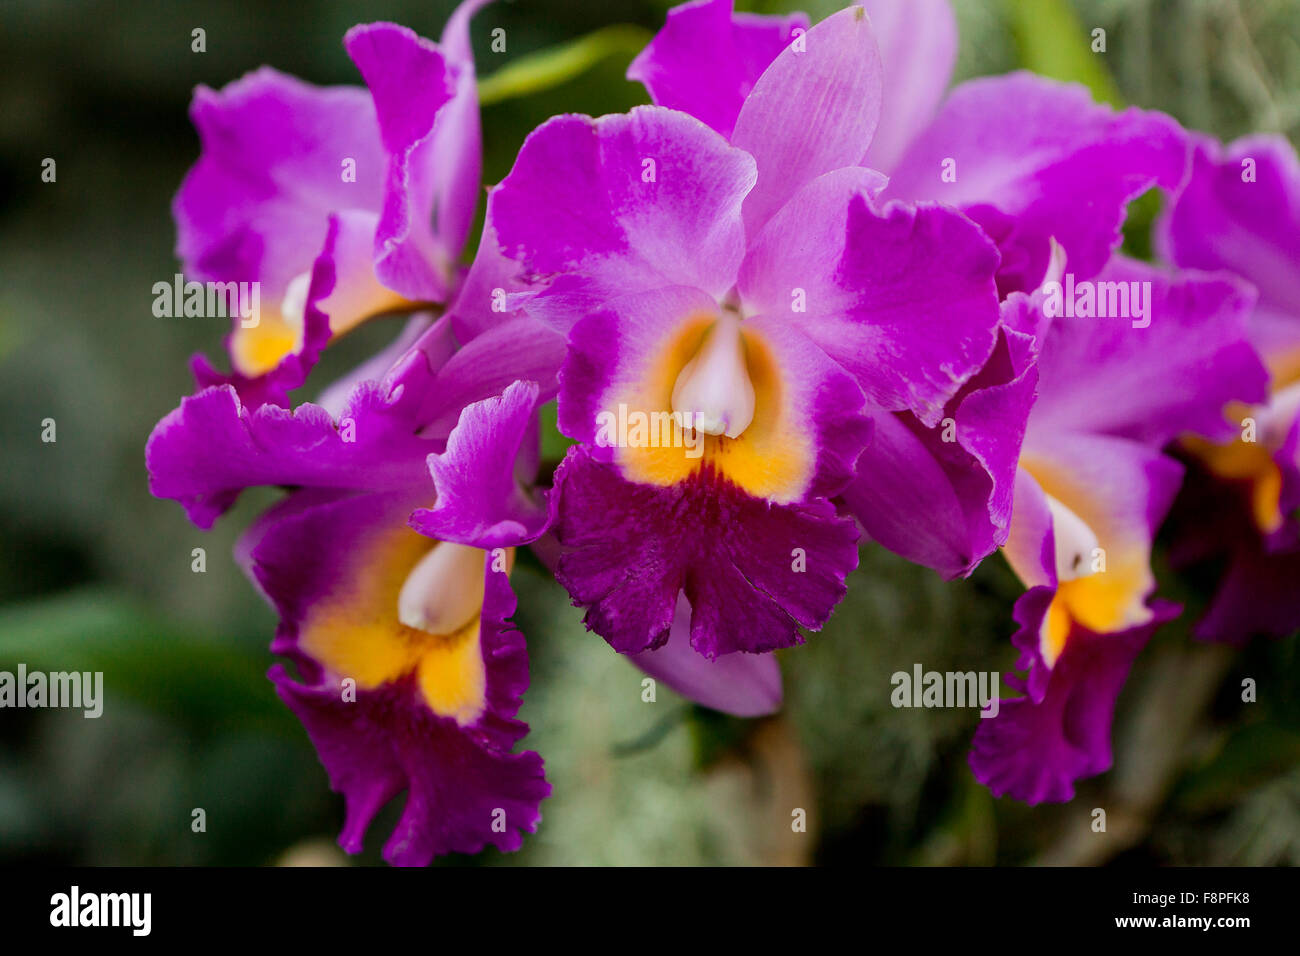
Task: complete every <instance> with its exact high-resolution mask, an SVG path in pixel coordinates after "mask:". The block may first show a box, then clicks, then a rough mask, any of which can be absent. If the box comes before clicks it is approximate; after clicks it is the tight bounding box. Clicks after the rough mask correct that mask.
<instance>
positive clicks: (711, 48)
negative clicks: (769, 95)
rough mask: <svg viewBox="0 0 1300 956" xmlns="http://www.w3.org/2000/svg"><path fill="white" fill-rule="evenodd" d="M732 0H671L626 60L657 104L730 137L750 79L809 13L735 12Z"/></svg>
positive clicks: (751, 85) (802, 25) (631, 74)
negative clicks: (650, 34)
mask: <svg viewBox="0 0 1300 956" xmlns="http://www.w3.org/2000/svg"><path fill="white" fill-rule="evenodd" d="M733 7H734V4H733V0H694V2H692V3H684V4H682V5H681V6H678V7H673V9H671V10H669V11H668V18H667V20H666V21H665V23H664V27H663V29H662V30H660V31H659V32H658V33H657V34H656V35H655V38H654V39H653V40H651V41H650V43H649V45H648V46H647V47H646V48H645V49H644V50H642V51H641V52H640V54H638V55H637V58H636V59H635V60H633V61H632V65H631V66H629V67H628V70H627V78H628V79H629V80H634V81H637V82H640V83H642V84H644V85H645V88H646V90H647V91H648V92H649V93H650V98H651V99H652V100H653V101H654V102H655V103H656V104H657V105H659V106H666V107H668V108H669V109H674V110H681V111H682V112H684V113H690V114H691V115H692V116H694V117H695V118H696V119H699V120H702V121H703V122H705V123H707V124H708V125H709V126H711V127H713V128H714V129H715V130H717V131H718V132H719V133H721V134H722V135H723V136H726V137H730V136H731V132H732V129H734V128H735V125H736V117H737V116H739V115H740V108H741V106H742V105H743V104H744V102H745V97H747V96H748V95H749V93H750V91H751V90H753V88H754V84H755V82H756V81H757V80H758V78H759V76H761V75H762V73H763V71H764V70H766V69H767V67H768V66H769V65H770V64H771V62H772V61H773V60H774V59H776V56H777V54H778V53H780V52H781V50H782V49H783V48H784V47H785V46H786V44H788V43H789V42H790V40H791V39H792V38H793V35H794V30H795V29H796V28H798V29H802V30H804V31H805V32H806V31H807V29H808V17H807V15H805V14H802V13H793V14H790V15H789V16H760V15H757V14H752V13H735V12H734V9H733Z"/></svg>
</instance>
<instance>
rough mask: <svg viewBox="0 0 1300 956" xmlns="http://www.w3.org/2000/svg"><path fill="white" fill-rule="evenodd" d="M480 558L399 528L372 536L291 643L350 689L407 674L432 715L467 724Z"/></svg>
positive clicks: (479, 685) (480, 687)
mask: <svg viewBox="0 0 1300 956" xmlns="http://www.w3.org/2000/svg"><path fill="white" fill-rule="evenodd" d="M512 558H513V554H512V553H511V550H510V549H508V550H507V552H506V562H507V568H508V566H509V564H510V563H511V560H512ZM485 559H486V553H485V552H484V551H481V550H479V549H477V548H471V547H467V546H465V545H460V544H455V543H452V542H445V541H444V542H435V543H434V544H433V546H432V548H431V547H430V540H429V539H428V538H426V537H423V536H422V535H419V534H416V533H415V532H414V531H410V530H409V529H406V528H402V529H398V530H394V531H392V532H390V533H387V534H385V535H381V536H379V537H377V538H376V539H375V540H374V541H373V542H372V543H371V544H370V545H369V546H368V547H366V548H363V549H359V550H358V553H357V554H355V555H354V556H353V561H352V564H353V572H352V574H351V576H350V582H351V583H350V586H349V587H348V588H346V589H343V590H341V591H340V592H339V593H336V594H332V595H330V596H329V598H328V599H327V600H325V601H322V602H320V603H319V604H318V605H316V606H314V607H313V608H312V609H311V610H310V612H309V613H308V614H307V616H306V619H305V620H304V622H303V625H302V627H301V630H300V638H299V643H300V646H301V647H302V649H303V650H304V651H306V652H307V653H308V654H310V655H311V656H312V657H313V658H314V659H316V660H317V661H319V662H320V663H321V664H322V666H324V667H325V668H326V669H327V670H328V671H330V672H332V673H334V674H336V675H338V676H339V677H340V678H348V677H350V678H352V679H353V680H355V681H356V685H357V689H358V690H374V689H376V688H378V687H380V686H382V685H384V684H390V683H396V682H399V681H402V680H405V679H408V678H412V677H413V678H414V681H415V685H416V687H417V688H418V690H419V693H420V695H421V696H422V698H423V700H424V702H425V703H426V704H427V705H428V706H429V708H430V709H431V710H432V711H433V712H434V713H435V714H437V715H438V716H440V717H448V718H452V719H454V720H456V721H457V722H458V723H459V724H461V725H462V726H467V725H470V724H473V723H475V722H476V721H477V720H478V719H479V717H480V716H482V714H483V712H484V710H485V708H486V675H485V671H484V664H483V655H482V650H481V644H480V641H481V634H480V626H481V615H482V608H483V590H484V584H483V575H484V566H485Z"/></svg>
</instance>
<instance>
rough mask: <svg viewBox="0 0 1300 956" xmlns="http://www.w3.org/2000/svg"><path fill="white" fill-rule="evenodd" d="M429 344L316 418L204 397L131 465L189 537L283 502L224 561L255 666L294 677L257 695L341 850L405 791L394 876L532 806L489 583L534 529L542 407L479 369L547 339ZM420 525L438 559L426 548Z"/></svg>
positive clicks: (517, 641) (531, 821)
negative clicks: (319, 765)
mask: <svg viewBox="0 0 1300 956" xmlns="http://www.w3.org/2000/svg"><path fill="white" fill-rule="evenodd" d="M450 327H451V319H450V316H446V317H444V318H443V319H441V320H439V321H438V322H437V323H436V324H435V325H433V326H432V327H431V328H430V329H429V330H428V331H427V332H426V333H425V334H424V335H423V336H422V337H421V338H420V341H419V342H418V343H417V344H416V345H415V346H414V347H412V348H410V349H409V350H408V351H406V352H405V353H404V354H403V355H402V357H401V358H400V359H399V360H398V361H397V362H395V363H394V364H393V365H392V367H391V368H390V369H388V370H387V372H386V374H385V375H384V376H382V377H381V378H379V379H369V380H364V381H361V382H358V383H357V384H355V385H354V386H353V387H352V389H351V391H350V393H349V395H348V397H347V399H346V400H345V401H344V403H343V405H342V408H341V410H340V411H339V412H338V413H337V415H335V414H331V412H330V411H329V410H327V409H325V408H323V407H321V406H317V405H310V404H308V405H302V406H300V407H298V408H297V409H295V410H294V411H292V412H290V411H287V410H285V409H282V408H280V407H278V406H276V405H269V404H268V405H261V406H259V407H256V408H252V409H250V408H247V407H245V406H243V405H242V404H241V402H240V398H239V395H238V393H237V391H236V390H235V388H234V387H233V386H231V385H218V386H211V387H209V388H206V389H204V390H202V391H201V392H199V393H198V394H197V395H194V396H192V397H190V398H186V399H185V400H184V401H182V403H181V405H180V407H179V408H178V409H176V411H174V412H173V413H172V414H171V415H169V416H167V417H166V418H164V419H163V420H162V422H160V423H159V425H158V427H157V428H156V429H155V432H154V434H153V436H152V437H151V438H150V441H149V446H148V450H147V460H148V464H149V469H150V473H151V476H152V482H153V491H154V493H155V494H156V495H159V496H160V497H172V498H176V499H177V500H179V501H180V502H181V503H182V504H184V505H185V506H186V509H187V511H188V512H189V513H190V516H191V517H192V518H193V519H194V520H195V521H196V523H198V524H200V526H207V525H208V524H210V523H211V521H212V520H213V519H214V518H215V517H216V516H217V514H219V513H220V511H221V510H223V509H224V508H225V507H228V506H229V504H230V503H232V502H233V500H234V498H235V496H236V495H237V494H238V493H239V491H241V490H242V489H243V488H246V487H250V486H252V485H260V484H266V485H288V486H292V487H294V488H296V489H297V490H294V491H292V492H291V493H290V495H289V496H288V497H287V498H286V499H284V501H283V502H281V503H280V504H279V505H277V506H275V507H274V508H272V509H271V510H270V511H269V512H268V513H267V514H266V515H264V516H263V517H262V518H261V519H260V520H259V521H258V522H257V524H256V525H255V526H254V528H253V529H252V530H251V531H250V532H249V533H248V534H247V535H245V537H244V539H243V540H242V541H241V543H240V546H239V549H238V556H239V558H240V562H241V564H242V565H243V566H244V567H245V569H246V570H247V571H248V573H249V575H250V577H252V578H253V580H254V581H255V582H256V583H257V585H258V586H259V588H260V589H261V590H262V592H263V593H264V594H265V596H266V597H267V599H268V600H269V601H270V602H271V604H272V605H273V606H274V607H275V608H276V610H277V611H278V612H279V614H280V618H281V623H280V627H279V630H278V631H277V635H276V640H275V642H274V644H273V646H272V649H273V650H274V651H275V652H276V653H278V654H282V655H285V656H286V657H288V658H289V659H290V660H291V661H292V662H293V663H294V664H295V665H296V667H297V671H298V679H295V678H294V677H291V676H290V674H289V672H288V671H287V670H286V669H285V668H284V667H283V666H279V665H277V666H276V667H275V668H274V669H273V670H272V673H271V677H272V680H273V681H274V682H275V684H276V687H277V689H278V691H279V693H280V695H281V696H282V697H283V698H284V700H285V702H286V703H287V704H288V705H289V706H290V707H291V708H292V709H293V711H294V712H295V713H296V714H297V715H298V717H299V718H300V719H301V720H302V722H303V724H304V726H305V727H306V728H307V731H308V734H309V735H310V736H311V738H312V741H313V743H315V745H316V748H317V750H318V752H319V753H320V755H321V760H322V761H323V763H324V764H325V767H326V769H327V770H328V772H329V775H330V779H331V782H332V784H333V786H334V787H335V789H337V790H339V791H341V792H342V793H343V794H344V796H345V798H346V800H347V808H348V812H347V822H346V824H345V826H344V829H343V833H342V835H341V837H340V842H341V844H342V845H343V846H344V848H345V849H347V850H349V851H350V852H355V851H357V850H359V849H360V847H361V840H362V835H363V833H364V831H365V829H366V827H367V825H368V824H369V822H370V820H371V819H372V818H373V816H374V814H375V813H376V812H377V811H378V810H379V809H380V808H381V807H382V806H383V805H384V804H385V803H387V802H388V801H389V800H390V799H391V798H392V797H393V796H395V795H396V794H397V793H399V792H401V791H402V790H407V791H409V796H408V798H407V802H406V807H405V810H404V812H403V815H402V818H401V820H400V821H399V823H398V825H397V828H396V830H395V831H394V833H393V836H392V837H391V838H390V840H389V841H388V844H387V845H386V847H385V858H386V859H388V860H389V861H390V862H393V863H399V864H415V865H422V864H426V863H428V862H429V860H430V859H431V858H432V857H433V856H434V855H436V854H442V853H447V852H451V851H458V852H476V851H477V850H479V849H481V848H482V847H483V846H485V845H486V844H488V843H492V844H493V845H495V846H497V847H499V848H501V849H505V850H510V849H516V848H518V846H519V843H520V838H521V833H522V832H531V831H532V830H534V829H535V827H536V824H537V820H538V813H537V804H538V802H539V801H540V800H541V799H542V798H544V797H545V796H546V795H547V793H549V786H548V785H547V784H546V782H545V780H544V778H543V776H542V762H541V758H540V757H538V756H537V755H536V754H535V753H532V752H527V753H522V754H515V753H512V748H513V746H514V744H515V743H516V742H517V741H518V740H519V739H520V738H522V737H523V735H524V734H525V733H526V731H527V726H526V725H524V724H522V723H521V722H519V721H518V720H516V719H515V713H516V711H517V710H518V707H519V698H520V694H521V693H522V692H523V690H524V689H525V687H526V686H527V683H528V676H527V674H528V671H527V655H526V652H525V649H524V643H523V638H522V636H521V635H520V634H519V633H518V632H517V631H516V630H514V629H513V627H511V626H510V624H509V623H508V618H509V616H510V615H511V614H512V613H513V611H514V597H513V595H512V594H511V591H510V587H509V584H508V581H507V573H506V572H508V570H509V566H510V564H511V562H512V561H513V548H514V547H515V546H517V545H520V544H524V543H527V542H528V541H531V540H534V539H536V538H537V537H538V536H539V535H540V534H541V533H542V531H543V530H544V528H545V524H546V509H545V506H544V504H543V503H542V501H541V500H539V499H538V498H537V496H536V495H534V494H532V493H531V492H529V491H528V490H527V489H528V485H529V483H530V482H531V481H532V479H533V475H534V473H535V470H536V467H537V451H536V438H537V434H536V420H535V418H536V416H535V412H536V408H537V405H538V402H539V400H540V399H544V398H545V397H546V395H545V394H544V393H542V392H541V391H540V390H539V387H538V386H537V385H536V384H534V383H532V382H523V381H518V382H512V383H511V384H509V385H508V386H507V387H505V388H504V390H502V391H500V392H499V393H498V392H497V391H496V390H497V389H498V388H499V382H498V379H499V377H500V374H501V372H500V369H499V366H498V365H497V361H496V359H497V357H498V355H499V354H500V352H501V350H502V349H503V348H510V347H514V346H519V345H521V344H523V342H524V340H526V341H527V348H528V350H529V351H531V353H532V354H534V355H538V356H540V355H544V354H546V353H547V350H548V348H550V354H552V355H554V354H555V349H554V348H553V347H551V346H550V345H548V343H555V342H558V339H557V338H556V337H555V336H554V334H553V333H551V332H549V331H548V330H546V329H543V328H541V327H539V326H537V325H536V324H535V323H531V322H529V323H527V324H526V325H525V324H522V323H507V324H505V325H502V326H500V327H499V328H498V330H496V331H495V332H489V333H485V334H484V335H482V336H480V337H478V338H476V339H475V340H473V341H471V342H470V343H468V344H467V345H466V346H465V347H464V348H461V349H457V348H456V347H455V343H454V340H453V337H452V335H451V331H450ZM530 329H531V330H533V333H534V334H532V335H531V336H529V330H530ZM553 363H554V359H553V358H552V359H551V364H552V365H553ZM484 448H490V449H491V450H492V453H491V454H490V455H484V454H481V453H480V452H481V449H484ZM430 526H436V527H438V528H440V529H451V530H453V531H454V532H455V535H454V536H455V537H456V538H457V540H450V538H451V537H452V535H444V536H443V537H442V538H440V539H438V540H431V539H430V538H429V537H427V536H426V534H427V532H428V531H429V529H430Z"/></svg>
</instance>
